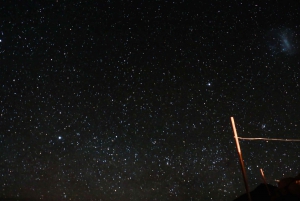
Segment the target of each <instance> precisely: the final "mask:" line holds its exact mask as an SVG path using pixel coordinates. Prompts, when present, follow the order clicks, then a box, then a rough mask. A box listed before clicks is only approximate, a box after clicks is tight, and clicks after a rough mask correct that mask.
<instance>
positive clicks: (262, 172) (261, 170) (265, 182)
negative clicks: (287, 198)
mask: <svg viewBox="0 0 300 201" xmlns="http://www.w3.org/2000/svg"><path fill="white" fill-rule="evenodd" d="M260 174H261V176H262V178H263V180H264V184H265V185H266V188H267V190H268V193H269V196H271V192H270V190H269V188H268V184H267V181H266V178H265V174H264V171H263V169H261V168H260Z"/></svg>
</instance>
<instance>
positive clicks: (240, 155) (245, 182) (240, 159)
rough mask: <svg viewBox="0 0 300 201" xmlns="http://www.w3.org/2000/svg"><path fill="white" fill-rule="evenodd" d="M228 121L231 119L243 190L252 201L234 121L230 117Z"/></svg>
mask: <svg viewBox="0 0 300 201" xmlns="http://www.w3.org/2000/svg"><path fill="white" fill-rule="evenodd" d="M230 119H231V124H232V129H233V134H234V139H235V144H236V150H237V152H238V155H239V161H240V165H241V169H242V173H243V179H244V184H245V189H246V192H247V194H248V199H249V201H252V200H251V196H250V192H249V186H248V181H247V176H246V170H245V165H244V160H243V156H242V151H241V148H240V143H239V138H238V135H237V132H236V128H235V123H234V119H233V117H231V118H230Z"/></svg>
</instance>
